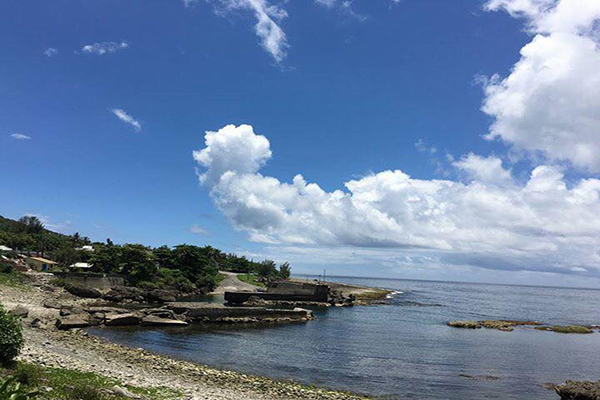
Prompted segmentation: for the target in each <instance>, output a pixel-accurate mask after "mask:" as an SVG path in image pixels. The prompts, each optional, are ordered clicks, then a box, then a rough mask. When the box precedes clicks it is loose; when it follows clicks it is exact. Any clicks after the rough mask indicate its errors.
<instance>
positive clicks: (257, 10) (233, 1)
mask: <svg viewBox="0 0 600 400" xmlns="http://www.w3.org/2000/svg"><path fill="white" fill-rule="evenodd" d="M196 1H197V0H183V3H184V4H185V5H186V6H188V7H189V6H190V5H192V4H193V3H195V2H196ZM207 1H208V2H210V3H213V4H215V6H216V7H217V14H219V15H224V14H226V13H228V12H230V11H233V10H248V11H252V12H253V13H254V17H255V18H256V25H254V32H255V33H256V36H258V37H259V39H260V44H261V46H262V48H263V49H264V50H265V51H266V52H267V53H269V54H270V55H271V57H273V59H274V60H275V61H276V62H277V63H280V62H281V61H283V59H284V58H285V57H286V55H287V49H288V48H289V47H290V45H289V44H288V41H287V37H286V35H285V32H284V31H283V29H281V27H280V26H279V23H280V22H281V20H282V19H284V18H285V17H287V16H288V14H287V12H286V11H285V10H284V9H283V8H282V7H281V6H280V5H275V4H270V3H269V1H268V0H207Z"/></svg>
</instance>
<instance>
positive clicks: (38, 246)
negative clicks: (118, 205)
mask: <svg viewBox="0 0 600 400" xmlns="http://www.w3.org/2000/svg"><path fill="white" fill-rule="evenodd" d="M0 244H3V245H5V246H8V247H11V248H13V249H15V250H17V249H18V250H19V251H35V252H39V253H40V255H42V256H45V257H47V258H50V259H52V260H53V261H56V262H58V263H59V265H61V266H62V267H65V268H66V267H68V266H70V265H72V264H75V263H77V262H85V263H89V264H91V265H92V268H91V269H90V271H91V272H99V273H116V274H121V275H124V276H125V277H126V278H127V279H128V281H129V283H130V284H132V285H134V286H138V287H143V288H146V289H165V288H169V289H173V290H178V291H182V292H191V291H194V290H200V291H202V292H208V291H211V290H212V289H214V287H215V286H216V285H217V284H218V281H219V274H218V271H219V270H222V271H230V272H239V273H256V274H257V275H258V276H259V278H260V279H261V280H262V281H265V282H269V281H276V280H279V279H288V278H289V277H290V274H291V268H290V265H289V263H283V264H281V265H280V266H279V268H277V265H276V263H275V262H274V261H272V260H265V261H261V262H256V261H253V260H249V259H247V258H246V257H244V256H241V257H240V256H237V255H235V254H230V253H225V252H222V251H221V250H219V249H216V248H214V247H212V246H204V247H200V246H194V245H189V244H181V245H178V246H174V247H169V246H160V247H155V248H152V247H149V246H145V245H142V244H123V245H120V244H115V243H113V242H112V241H111V240H110V239H107V240H106V242H104V243H103V242H94V243H92V241H91V240H90V239H89V238H87V237H83V236H81V235H80V234H79V233H75V234H73V235H62V234H59V233H56V232H52V231H49V230H47V229H46V228H45V227H44V224H43V222H42V221H40V220H39V219H38V218H37V217H35V216H25V217H23V218H21V219H20V220H18V221H14V220H10V219H8V218H3V217H0ZM85 245H92V246H93V249H94V251H85V250H77V248H81V247H82V246H85Z"/></svg>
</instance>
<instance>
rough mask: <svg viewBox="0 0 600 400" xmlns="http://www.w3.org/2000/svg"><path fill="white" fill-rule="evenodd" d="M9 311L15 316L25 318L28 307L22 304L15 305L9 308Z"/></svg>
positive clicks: (27, 313)
mask: <svg viewBox="0 0 600 400" xmlns="http://www.w3.org/2000/svg"><path fill="white" fill-rule="evenodd" d="M9 313H10V314H12V315H14V316H15V317H19V318H27V316H28V315H29V309H27V308H25V307H23V306H16V307H15V308H13V309H12V310H10V311H9Z"/></svg>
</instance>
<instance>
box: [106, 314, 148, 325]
mask: <svg viewBox="0 0 600 400" xmlns="http://www.w3.org/2000/svg"><path fill="white" fill-rule="evenodd" d="M140 322H141V317H140V316H139V315H138V314H111V315H107V316H106V319H105V321H104V324H105V325H108V326H127V325H138V324H139V323H140Z"/></svg>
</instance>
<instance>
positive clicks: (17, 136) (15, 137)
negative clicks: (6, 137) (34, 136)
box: [10, 133, 31, 140]
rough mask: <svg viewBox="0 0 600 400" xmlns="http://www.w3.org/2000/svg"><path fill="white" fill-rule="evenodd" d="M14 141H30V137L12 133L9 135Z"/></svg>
mask: <svg viewBox="0 0 600 400" xmlns="http://www.w3.org/2000/svg"><path fill="white" fill-rule="evenodd" d="M10 136H11V137H12V138H13V139H15V140H30V139H31V137H30V136H27V135H23V134H22V133H13V134H12V135H10Z"/></svg>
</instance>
